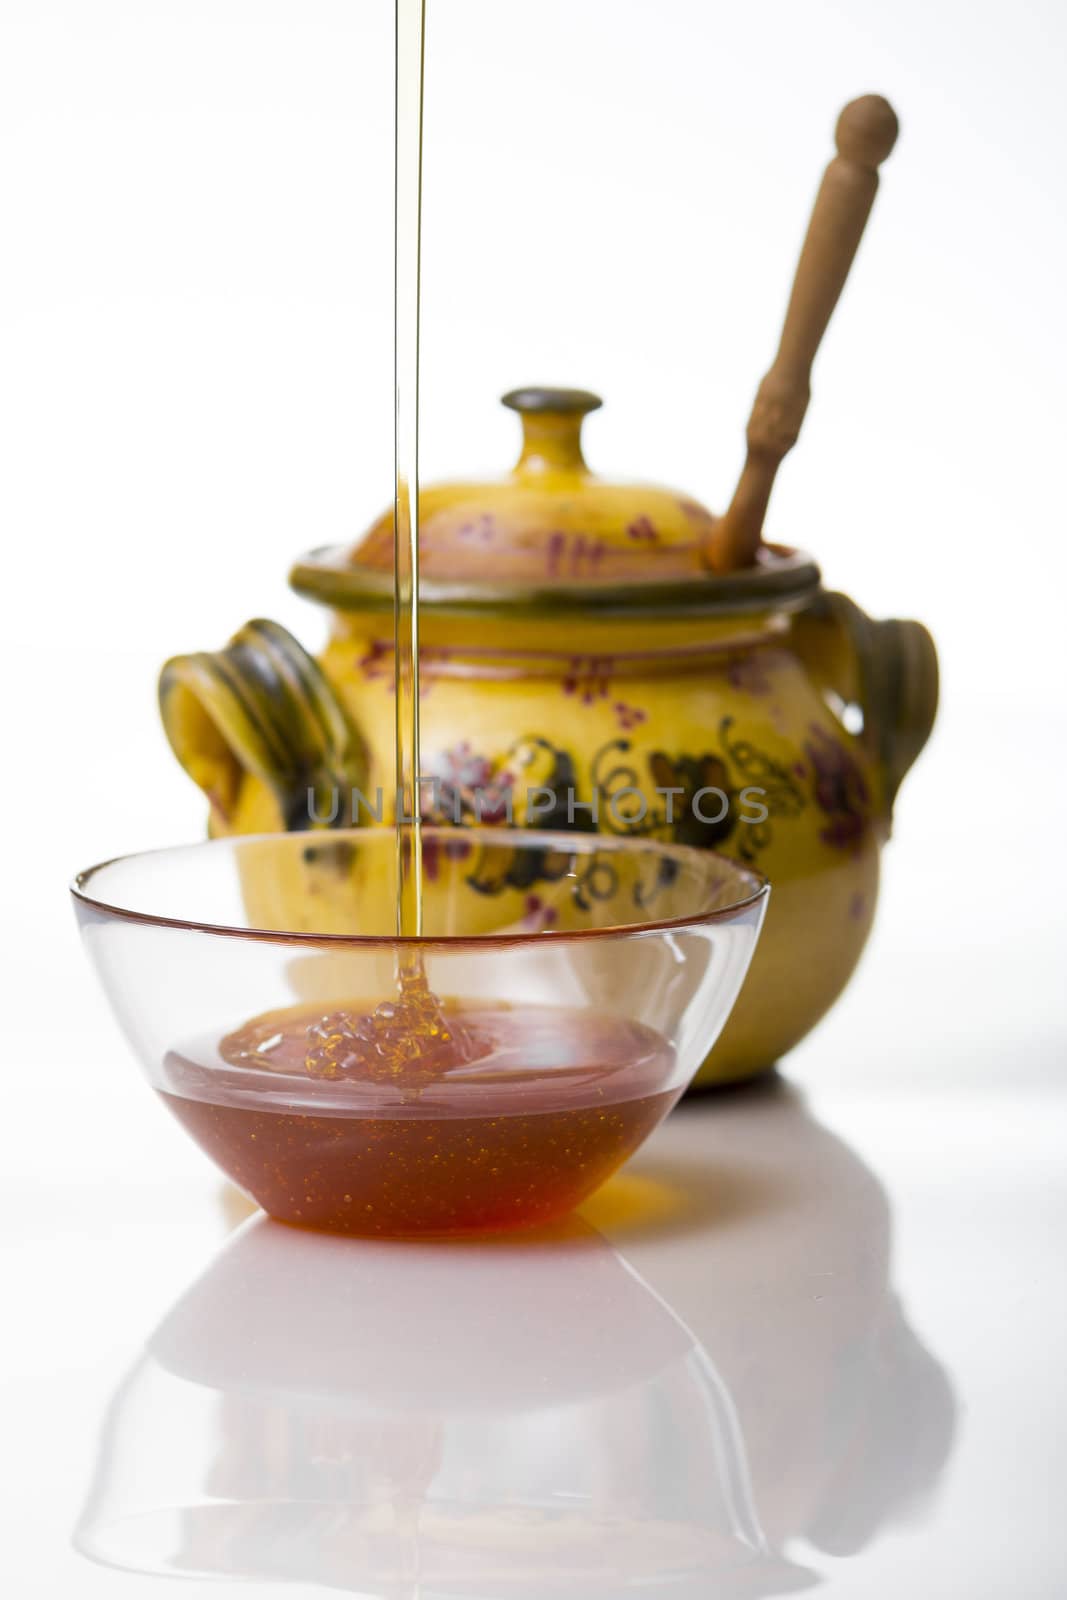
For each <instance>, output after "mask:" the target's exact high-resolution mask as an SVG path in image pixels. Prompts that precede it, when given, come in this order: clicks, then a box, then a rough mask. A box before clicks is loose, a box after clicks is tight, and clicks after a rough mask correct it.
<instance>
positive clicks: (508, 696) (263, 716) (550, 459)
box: [160, 96, 937, 1084]
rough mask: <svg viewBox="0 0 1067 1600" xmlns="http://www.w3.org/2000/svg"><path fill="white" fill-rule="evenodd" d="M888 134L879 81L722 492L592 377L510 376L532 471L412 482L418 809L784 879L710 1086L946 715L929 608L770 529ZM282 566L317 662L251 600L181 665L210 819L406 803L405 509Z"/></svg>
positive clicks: (348, 818)
mask: <svg viewBox="0 0 1067 1600" xmlns="http://www.w3.org/2000/svg"><path fill="white" fill-rule="evenodd" d="M895 136H896V119H895V117H894V115H893V112H892V110H891V109H890V107H889V106H888V105H887V103H886V102H885V101H884V100H881V99H880V98H879V97H877V96H867V97H864V98H863V99H862V100H859V101H855V102H853V103H852V104H851V105H850V106H848V107H846V108H845V111H844V112H843V113H842V115H841V119H840V121H839V123H838V129H837V155H836V156H835V158H834V160H832V161H831V163H830V165H829V167H828V168H827V171H826V174H825V176H824V179H823V183H822V186H821V188H820V191H819V194H818V197H817V199H816V204H815V209H814V213H813V217H812V222H811V226H810V228H809V232H808V236H807V239H806V240H805V244H804V249H803V252H802V255H801V261H800V265H799V267H798V270H797V275H796V280H795V282H794V287H793V293H792V297H791V300H790V305H789V309H788V312H787V316H786V321H785V327H784V331H783V335H782V340H781V344H780V347H779V350H778V354H777V357H776V360H775V363H774V365H773V366H772V368H771V370H770V372H769V373H768V374H767V377H766V378H765V379H764V381H763V383H762V384H761V386H760V390H759V392H758V395H757V399H756V403H755V406H754V409H753V412H752V416H751V419H750V421H749V425H748V432H747V443H748V453H747V459H746V463H745V467H744V471H743V473H742V476H741V480H740V482H739V484H738V488H737V491H736V493H735V495H734V497H733V500H732V502H731V504H730V506H729V508H728V510H727V512H726V513H725V514H724V515H723V516H721V517H715V516H713V515H712V514H711V513H710V512H709V511H707V510H706V509H705V508H704V507H703V506H702V505H700V504H699V503H698V502H697V501H696V500H695V499H693V498H692V497H691V496H690V495H688V494H684V493H678V492H676V491H674V490H671V489H666V488H659V487H650V486H647V485H643V484H615V483H610V482H607V481H605V480H603V479H601V478H599V477H597V476H596V475H594V474H593V473H592V472H591V471H590V470H589V468H588V467H587V465H586V463H585V460H584V457H583V453H582V443H581V428H582V420H583V417H584V416H585V415H586V414H587V413H588V412H590V411H591V410H593V409H595V408H596V407H597V406H599V404H600V401H599V399H598V398H597V397H596V396H595V395H593V394H590V393H587V392H585V391H578V390H565V389H550V388H528V389H522V390H517V391H514V392H513V393H511V394H509V395H507V396H505V404H506V405H508V406H510V407H511V408H512V409H513V410H515V411H516V412H517V413H518V414H519V417H520V419H521V424H522V448H521V453H520V455H519V459H518V461H517V463H516V465H515V467H514V468H513V469H512V471H511V472H510V473H508V474H506V475H505V476H504V477H502V478H501V479H499V480H497V481H494V482H489V483H475V482H456V483H449V484H441V485H434V486H427V487H424V488H422V490H421V492H420V500H419V504H420V519H421V528H420V546H421V550H420V560H421V574H420V582H421V589H420V598H421V624H420V628H421V648H420V677H421V693H422V700H421V722H422V762H421V771H422V777H423V780H424V783H423V788H422V798H421V805H420V810H421V812H422V815H423V816H424V817H426V818H431V819H433V820H435V821H441V822H447V823H454V822H459V823H460V824H461V825H465V826H471V827H476V826H477V825H478V824H479V823H482V822H488V823H491V822H500V821H503V820H504V819H505V818H508V817H510V818H512V819H513V820H514V821H515V822H516V823H517V824H520V825H525V826H531V827H538V828H541V829H548V830H562V831H566V830H567V829H570V828H581V829H583V830H586V831H600V832H604V833H614V834H620V833H634V832H639V833H641V834H642V835H645V836H648V837H650V838H658V839H663V840H670V839H673V840H677V841H681V842H685V843H689V844H692V845H695V846H698V847H707V848H710V849H715V850H719V851H722V852H724V853H725V854H727V855H732V856H734V857H736V858H738V859H739V860H741V861H743V862H746V863H749V864H751V865H754V866H756V867H758V868H759V869H760V870H761V871H763V872H764V873H765V874H766V875H767V876H768V877H769V879H770V882H771V884H772V889H773V892H772V895H771V901H770V906H769V910H768V914H767V918H766V923H765V926H764V931H763V936H762V940H761V943H760V946H759V948H758V949H757V951H756V955H755V958H754V960H753V963H752V968H751V971H750V974H749V977H748V981H747V983H746V986H745V989H744V991H743V992H742V994H741V996H740V998H739V1000H738V1002H737V1005H736V1007H735V1009H734V1012H733V1015H732V1016H731V1018H730V1021H729V1022H728V1024H727V1026H726V1029H725V1031H724V1032H723V1034H722V1036H721V1038H720V1039H719V1041H718V1043H717V1044H716V1046H715V1048H714V1050H713V1051H712V1053H711V1055H710V1056H709V1058H708V1060H707V1061H706V1063H705V1065H704V1067H703V1069H702V1071H701V1073H700V1074H699V1076H698V1079H697V1082H698V1083H705V1084H710V1083H725V1082H730V1081H734V1080H738V1079H742V1078H746V1077H749V1076H751V1075H753V1074H755V1073H758V1072H760V1071H762V1070H764V1069H766V1068H768V1067H770V1066H772V1065H773V1064H774V1063H775V1062H776V1061H777V1060H779V1058H780V1057H781V1056H782V1055H784V1054H785V1053H786V1052H787V1051H788V1050H789V1049H790V1048H791V1047H792V1046H793V1045H795V1044H796V1043H797V1042H798V1040H800V1039H801V1038H802V1037H803V1036H804V1035H805V1034H806V1033H807V1032H808V1031H809V1029H810V1028H812V1027H813V1026H814V1024H815V1023H816V1022H817V1021H818V1020H819V1018H820V1017H821V1016H822V1015H823V1014H824V1013H825V1011H826V1010H827V1009H828V1008H829V1006H830V1005H831V1004H832V1003H833V1001H834V1000H835V999H836V997H837V996H838V994H840V992H841V990H842V989H843V988H844V986H845V984H846V983H847V981H848V978H849V976H850V974H851V972H852V970H853V968H854V967H855V965H856V962H857V960H858V958H859V955H860V952H861V950H862V948H863V945H864V942H865V940H866V938H867V935H868V932H869V930H870V927H871V922H872V918H873V915H874V909H875V900H876V897H877V891H878V872H879V854H880V850H881V846H882V844H883V843H884V842H885V840H886V838H887V836H888V834H889V831H890V822H891V815H892V806H893V800H894V796H895V794H896V792H897V789H898V787H899V785H900V783H901V780H902V779H903V777H904V775H905V774H906V772H907V770H908V768H909V767H910V765H911V763H912V762H913V761H914V759H915V757H916V756H917V755H918V753H919V751H920V750H921V749H922V746H923V744H924V743H925V741H926V739H927V737H928V735H929V733H930V730H931V728H932V725H933V721H934V715H935V711H936V704H937V660H936V654H935V651H934V646H933V643H932V641H931V639H930V636H929V634H928V633H927V631H926V629H925V628H923V627H922V625H921V624H920V623H917V622H910V621H898V620H890V621H884V622H876V621H873V620H872V619H871V618H869V617H868V616H866V615H865V613H864V612H863V611H861V610H860V608H859V607H858V606H857V605H855V604H854V603H853V602H852V601H851V600H849V599H847V598H846V597H845V596H843V595H840V594H835V593H833V592H830V591H828V590H827V589H825V588H824V587H823V585H822V581H821V577H820V573H819V569H818V567H817V566H816V564H815V562H814V561H813V560H812V559H811V558H810V557H809V556H807V555H806V554H804V553H803V552H801V551H800V550H797V549H794V548H791V547H788V546H786V545H783V544H781V543H777V542H775V543H771V542H766V541H764V539H763V537H762V527H763V520H764V515H765V512H766V509H767V504H768V500H769V496H770V490H771V485H772V483H773V480H774V475H775V472H776V470H777V467H778V464H779V462H780V461H781V459H782V457H783V456H784V455H785V453H786V451H787V450H788V449H789V448H790V447H791V445H792V444H793V443H794V442H795V439H796V437H797V434H798V432H799V428H800V423H801V420H802V417H803V414H804V410H805V408H806V404H807V398H808V379H809V374H810V368H811V364H812V361H813V358H814V355H815V352H816V349H817V347H818V343H819V340H820V338H821V335H822V333H823V331H824V329H825V327H826V323H827V321H828V319H829V316H830V314H831V312H832V310H833V307H834V305H835V303H836V301H837V298H838V295H839V294H840V291H841V288H842V287H843V284H844V281H845V277H846V275H847V272H848V268H849V266H850V264H851V260H852V257H853V255H854V253H855V250H856V246H857V244H858V242H859V238H860V235H861V233H862V230H863V226H864V223H865V221H866V217H867V214H868V212H869V210H870V207H871V204H872V202H873V199H874V194H875V190H876V188H877V183H878V178H877V168H878V166H879V164H880V163H881V161H882V160H883V159H884V158H885V156H886V155H887V154H888V152H889V150H890V149H891V147H892V144H893V142H894V139H895ZM291 582H292V585H293V587H294V588H295V589H296V590H297V591H298V592H299V593H300V594H302V595H305V596H307V597H309V598H311V599H313V600H316V601H318V602H320V603H321V604H323V605H324V606H326V607H327V608H328V609H329V611H330V616H331V630H330V637H329V640H328V643H327V645H326V647H325V649H324V650H323V652H322V653H321V655H320V656H319V658H318V659H317V660H314V659H312V657H311V656H310V655H309V654H308V653H307V652H306V651H305V650H304V649H303V647H302V646H301V645H300V644H298V643H297V641H296V640H295V639H294V638H293V637H292V636H291V635H290V634H289V633H288V632H287V631H286V630H284V629H283V628H281V627H279V626H278V625H277V624H275V623H269V622H264V621H254V622H250V623H248V624H247V625H246V626H245V627H244V628H242V629H241V630H240V631H239V632H238V633H237V634H236V635H235V636H234V637H233V639H231V641H230V643H229V644H228V645H227V646H226V647H225V648H224V649H222V650H220V651H217V652H214V653H201V654H195V655H188V656H179V657H177V658H175V659H174V660H172V661H170V662H168V663H167V664H166V666H165V667H164V669H163V674H162V678H161V684H160V703H161V710H162V716H163V722H164V726H165V729H166V732H167V735H168V737H169V739H170V742H171V744H172V746H173V748H174V750H175V753H176V754H177V756H178V759H179V760H180V762H181V763H182V765H183V766H184V767H185V769H186V771H187V772H188V773H189V774H190V776H191V777H192V778H193V779H194V780H195V781H196V782H197V783H198V784H199V786H200V787H201V789H202V790H203V791H204V793H205V794H206V796H207V798H208V800H209V803H210V823H209V826H210V830H211V832H212V833H213V834H233V833H242V834H243V833H256V832H270V831H274V830H277V829H283V828H291V829H302V828H307V829H317V830H322V829H329V828H331V827H342V826H348V825H351V824H352V823H356V824H360V823H366V822H367V821H368V820H377V821H380V822H381V823H382V825H383V826H385V825H389V824H390V823H391V822H392V821H393V818H394V815H395V812H394V808H393V805H392V804H391V796H390V790H391V788H392V785H393V782H394V777H393V774H394V748H393V737H394V705H393V695H394V661H393V634H392V622H393V610H392V608H393V517H392V512H391V511H390V512H389V513H388V514H386V515H384V516H382V517H381V518H380V519H379V520H378V521H377V522H376V523H375V524H374V525H373V526H372V527H371V528H370V529H369V531H368V532H367V533H366V535H365V536H364V537H363V538H362V539H361V540H359V541H358V542H357V543H356V544H355V545H354V546H353V547H351V548H344V547H332V548H326V549H318V550H315V551H312V552H311V553H310V554H308V555H306V556H304V557H303V558H302V559H300V560H299V561H298V562H297V563H296V565H295V567H294V568H293V571H292V574H291ZM431 780H432V781H431ZM368 813H369V815H368ZM427 870H428V872H429V873H430V875H431V876H432V861H431V862H430V863H429V864H428V868H427ZM545 870H546V872H548V871H549V870H550V868H549V866H548V865H547V863H546V868H545ZM586 879H587V881H585V882H584V883H583V884H581V885H577V886H576V891H575V892H576V893H582V894H585V895H587V896H588V895H595V894H596V893H597V892H598V884H597V875H596V872H595V870H594V871H592V872H590V873H588V874H587V875H586ZM477 887H479V888H481V889H482V890H483V892H484V893H485V894H486V896H487V897H489V896H492V895H494V894H497V893H501V892H511V893H514V892H516V891H519V892H521V896H522V905H523V907H524V909H525V914H526V915H527V916H529V917H530V918H532V919H536V918H537V917H538V915H539V914H541V897H540V896H539V894H538V882H537V880H536V877H530V879H529V881H524V882H522V883H521V884H520V883H516V882H510V881H509V882H502V881H500V880H499V878H494V879H492V880H487V881H486V882H485V883H484V884H478V885H477ZM642 909H643V912H644V915H645V916H646V917H647V918H649V919H652V920H654V919H655V905H654V904H649V905H648V906H647V907H643V908H642ZM318 914H319V915H321V909H320V912H319V913H318Z"/></svg>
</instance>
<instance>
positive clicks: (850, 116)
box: [703, 94, 899, 572]
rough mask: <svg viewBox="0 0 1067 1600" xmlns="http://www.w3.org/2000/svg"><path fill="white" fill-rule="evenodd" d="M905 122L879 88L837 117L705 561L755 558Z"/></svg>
mask: <svg viewBox="0 0 1067 1600" xmlns="http://www.w3.org/2000/svg"><path fill="white" fill-rule="evenodd" d="M898 129H899V124H898V122H897V117H896V112H895V111H894V110H893V108H892V106H891V105H890V104H889V102H888V100H883V98H882V96H881V95H879V94H865V95H861V97H860V98H859V99H858V100H852V101H850V103H849V104H848V105H847V106H846V107H845V109H844V110H843V111H842V113H841V115H840V117H839V118H838V119H837V128H836V130H835V133H834V142H835V144H836V146H837V154H836V156H834V158H833V160H832V161H831V162H830V164H829V166H828V167H827V169H826V171H825V173H824V174H823V180H822V183H821V184H820V185H819V192H818V194H817V195H816V197H815V206H814V208H813V210H812V214H811V221H810V223H809V224H808V232H807V236H806V238H805V240H804V246H803V249H802V250H801V252H800V261H799V262H798V264H797V271H796V277H795V278H794V279H793V290H792V293H791V295H790V297H789V306H788V309H787V310H786V314H785V323H784V325H783V327H782V337H781V341H780V343H779V345H778V353H777V355H776V356H775V358H774V363H773V365H772V367H771V369H770V371H769V372H768V373H767V376H766V377H765V378H764V380H763V382H762V383H761V384H760V386H759V389H758V390H757V392H756V399H755V403H754V404H753V407H752V415H751V416H750V417H749V419H748V427H747V429H746V432H745V439H746V443H747V446H748V449H747V454H746V456H745V465H744V467H743V469H742V472H741V477H740V478H739V480H738V484H737V488H736V489H735V490H734V497H733V499H732V500H731V501H730V505H729V508H728V510H727V511H726V513H725V514H724V515H723V516H721V517H720V518H719V519H718V520H717V521H716V523H715V525H714V527H713V528H712V529H711V531H710V533H709V534H708V538H707V541H706V544H705V547H704V551H703V556H704V561H705V564H706V565H707V566H709V567H711V569H712V570H713V571H714V572H733V571H736V570H737V568H739V567H749V566H751V565H752V564H753V562H754V561H755V560H756V556H757V552H758V550H759V546H760V537H761V534H762V532H763V520H764V517H765V516H766V514H767V502H768V501H769V500H770V497H771V489H772V488H773V486H774V476H775V473H776V472H777V471H778V466H779V463H780V462H781V460H782V457H783V456H784V455H786V454H787V452H788V451H789V450H791V449H792V447H793V445H794V444H796V441H797V436H798V434H799V433H800V425H801V423H802V422H803V421H804V413H805V412H806V411H807V409H808V401H809V399H810V397H811V364H812V362H813V361H814V359H815V354H816V351H817V350H818V348H819V342H820V340H821V339H822V336H823V334H824V333H825V332H826V325H827V323H828V322H829V320H830V317H831V315H832V313H833V309H834V307H835V305H836V304H837V301H838V298H839V296H840V294H841V290H842V289H843V288H844V286H845V279H846V278H847V277H848V272H849V268H850V267H851V265H852V261H853V258H854V256H855V254H856V249H857V247H858V245H859V242H860V239H861V238H862V236H863V229H864V227H865V226H866V222H867V218H868V216H869V215H870V211H871V206H872V205H873V204H874V197H875V194H876V193H877V190H878V168H879V167H880V166H881V164H882V162H883V161H884V160H885V158H886V156H888V154H889V152H890V151H891V150H892V148H893V146H894V144H895V143H896V138H897V132H898Z"/></svg>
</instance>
